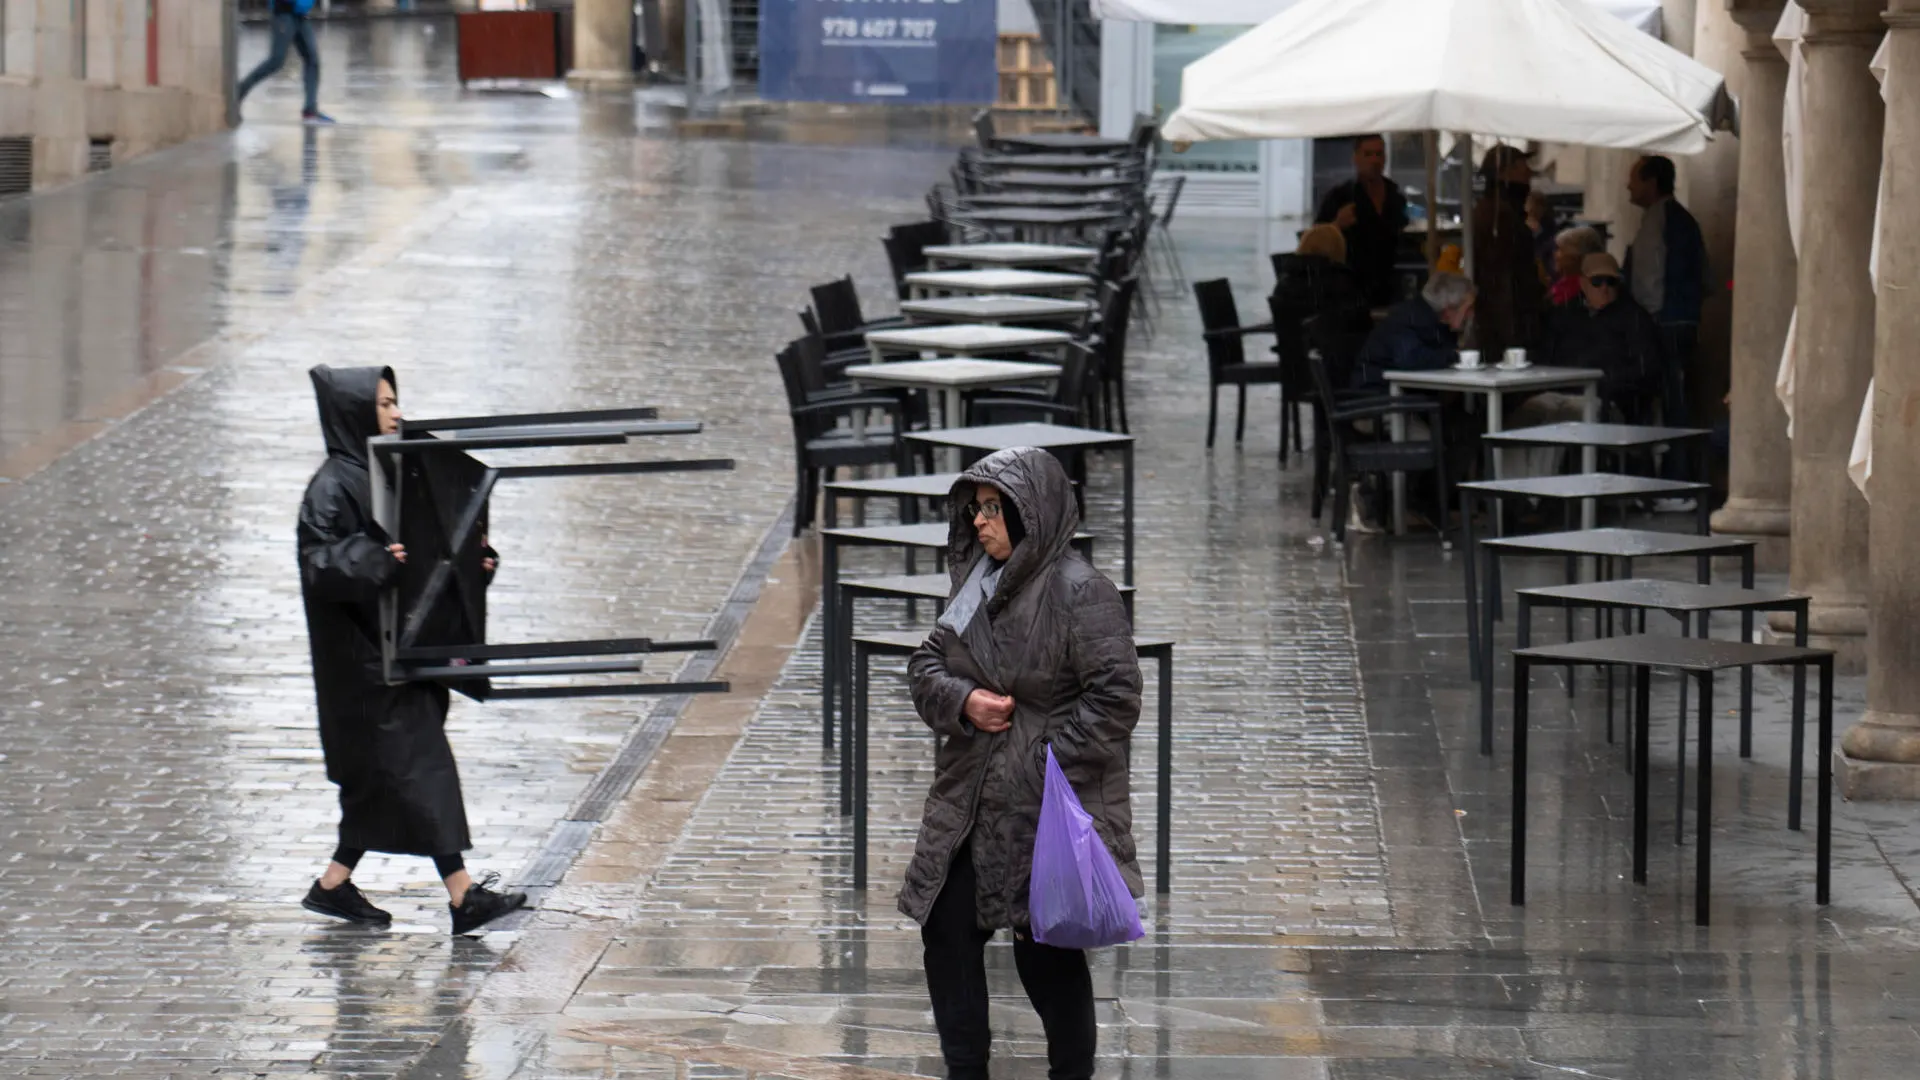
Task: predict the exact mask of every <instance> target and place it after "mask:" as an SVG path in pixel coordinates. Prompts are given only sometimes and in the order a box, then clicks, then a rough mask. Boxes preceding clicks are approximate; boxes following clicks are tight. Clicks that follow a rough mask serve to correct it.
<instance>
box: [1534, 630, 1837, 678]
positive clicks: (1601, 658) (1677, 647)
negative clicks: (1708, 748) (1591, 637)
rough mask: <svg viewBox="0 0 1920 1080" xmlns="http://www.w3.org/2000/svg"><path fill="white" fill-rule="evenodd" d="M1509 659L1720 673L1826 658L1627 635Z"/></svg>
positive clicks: (1808, 652)
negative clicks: (1518, 658) (1636, 665)
mask: <svg viewBox="0 0 1920 1080" xmlns="http://www.w3.org/2000/svg"><path fill="white" fill-rule="evenodd" d="M1513 655H1515V656H1517V657H1520V656H1523V657H1526V658H1527V659H1529V660H1533V661H1537V662H1546V663H1553V662H1556V661H1557V662H1560V663H1574V664H1642V665H1645V666H1647V667H1657V668H1667V669H1669V670H1679V671H1721V670H1724V669H1726V668H1739V667H1749V666H1752V665H1754V664H1791V663H1804V662H1810V661H1817V660H1820V659H1822V658H1830V657H1832V656H1833V652H1832V651H1831V650H1829V649H1809V648H1805V647H1802V646H1798V645H1754V644H1751V643H1749V642H1745V641H1720V640H1718V639H1715V638H1683V637H1666V636H1663V635H1660V634H1630V635H1627V636H1625V637H1611V638H1600V639H1598V640H1596V641H1569V642H1564V643H1561V644H1558V645H1542V646H1539V647H1538V648H1529V649H1515V650H1514V651H1513Z"/></svg>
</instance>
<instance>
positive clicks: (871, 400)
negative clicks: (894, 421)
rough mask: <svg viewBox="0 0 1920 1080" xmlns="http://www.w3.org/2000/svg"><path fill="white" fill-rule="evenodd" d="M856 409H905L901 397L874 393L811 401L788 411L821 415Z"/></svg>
mask: <svg viewBox="0 0 1920 1080" xmlns="http://www.w3.org/2000/svg"><path fill="white" fill-rule="evenodd" d="M856 409H878V410H880V411H882V412H886V413H891V414H895V415H898V414H900V413H902V412H904V411H905V409H904V407H903V406H902V405H901V404H900V399H899V398H892V397H880V396H877V395H873V394H868V395H866V396H863V397H839V398H833V399H832V400H829V401H809V402H807V403H806V404H805V405H796V406H794V407H793V408H792V409H790V410H788V411H789V412H791V413H792V414H793V415H794V416H820V415H833V414H836V413H844V412H852V411H854V410H856Z"/></svg>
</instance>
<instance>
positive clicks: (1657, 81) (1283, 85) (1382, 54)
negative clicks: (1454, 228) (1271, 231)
mask: <svg viewBox="0 0 1920 1080" xmlns="http://www.w3.org/2000/svg"><path fill="white" fill-rule="evenodd" d="M1109 2H1111V0H1109ZM1130 2H1131V0H1130ZM1725 109H1726V95H1725V85H1724V81H1723V80H1722V78H1721V76H1720V74H1719V72H1716V71H1714V70H1712V69H1711V68H1708V67H1706V66H1705V65H1703V64H1701V63H1699V62H1697V61H1695V60H1694V59H1693V58H1692V57H1690V56H1687V55H1685V54H1683V53H1681V52H1679V51H1677V50H1675V49H1672V48H1670V47H1668V46H1666V45H1664V44H1662V43H1660V42H1658V41H1656V40H1654V39H1653V38H1651V37H1648V36H1647V35H1645V34H1642V33H1638V32H1636V31H1634V30H1633V29H1632V28H1630V27H1628V26H1627V25H1626V24H1625V23H1623V22H1621V21H1620V20H1619V19H1616V18H1614V17H1612V16H1610V15H1607V14H1606V13H1604V12H1602V11H1601V10H1600V9H1599V8H1597V7H1595V6H1594V5H1592V4H1591V3H1589V2H1588V0H1298V2H1297V3H1294V4H1293V5H1291V6H1290V7H1288V8H1287V9H1286V10H1285V11H1283V12H1282V13H1281V14H1279V15H1278V16H1275V17H1274V18H1272V19H1270V20H1268V21H1267V22H1265V23H1263V24H1261V25H1260V26H1258V27H1255V28H1254V29H1252V30H1249V31H1248V32H1247V33H1245V34H1243V35H1241V36H1240V37H1238V38H1236V39H1235V40H1233V41H1232V42H1230V43H1228V44H1227V45H1225V46H1223V47H1222V48H1220V49H1217V50H1215V51H1214V52H1212V53H1210V54H1209V55H1207V56H1205V57H1202V58H1201V59H1200V60H1197V61H1195V62H1194V63H1192V64H1189V65H1188V66H1187V69H1186V71H1185V73H1184V75H1183V77H1182V80H1181V93H1180V108H1179V109H1177V110H1175V112H1174V114H1173V115H1172V116H1171V117H1169V118H1168V119H1167V122H1166V124H1165V126H1164V128H1163V135H1164V136H1165V137H1166V138H1167V139H1168V140H1171V141H1175V142H1200V141H1205V140H1214V139H1294V138H1309V137H1314V136H1322V135H1336V134H1343V133H1351V132H1355V131H1463V132H1476V133H1486V134H1496V135H1500V136H1504V137H1508V138H1514V139H1537V140H1540V141H1543V142H1561V143H1576V144H1580V145H1585V146H1606V147H1618V148H1623V149H1644V150H1657V151H1663V152H1669V153H1681V154H1690V153H1697V152H1699V151H1700V150H1702V149H1704V148H1705V147H1706V143H1707V140H1708V139H1709V138H1710V137H1711V135H1712V129H1713V126H1714V121H1715V120H1716V119H1718V118H1720V117H1721V116H1723V115H1725Z"/></svg>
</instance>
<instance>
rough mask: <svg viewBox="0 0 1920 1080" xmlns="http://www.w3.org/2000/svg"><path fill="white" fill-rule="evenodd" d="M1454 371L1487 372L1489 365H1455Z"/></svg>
mask: <svg viewBox="0 0 1920 1080" xmlns="http://www.w3.org/2000/svg"><path fill="white" fill-rule="evenodd" d="M1453 370H1455V371H1485V370H1487V365H1485V364H1455V365H1453Z"/></svg>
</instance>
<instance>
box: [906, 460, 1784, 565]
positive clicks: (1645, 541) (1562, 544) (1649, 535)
mask: <svg viewBox="0 0 1920 1080" xmlns="http://www.w3.org/2000/svg"><path fill="white" fill-rule="evenodd" d="M908 438H912V436H911V435H909V436H908ZM1480 543H1481V544H1482V545H1483V546H1485V547H1492V548H1501V549H1504V550H1507V551H1526V552H1537V553H1544V554H1553V555H1609V556H1614V557H1616V558H1622V559H1631V558H1635V557H1637V556H1654V555H1715V554H1734V553H1737V552H1740V551H1750V550H1752V549H1753V546H1754V543H1755V542H1754V541H1752V540H1742V539H1739V538H1737V537H1731V536H1698V535H1695V534H1693V533H1672V532H1656V531H1654V530H1652V529H1577V530H1575V531H1573V532H1553V533H1535V534H1533V535H1531V536H1500V537H1493V538H1490V539H1486V540H1482V541H1480Z"/></svg>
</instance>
